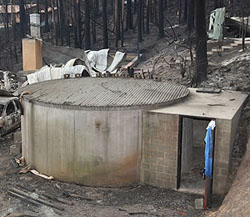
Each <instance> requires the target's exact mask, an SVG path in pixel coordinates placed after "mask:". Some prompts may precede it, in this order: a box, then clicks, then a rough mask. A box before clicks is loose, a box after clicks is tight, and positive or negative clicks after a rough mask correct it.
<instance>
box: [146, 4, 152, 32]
mask: <svg viewBox="0 0 250 217" xmlns="http://www.w3.org/2000/svg"><path fill="white" fill-rule="evenodd" d="M150 6H151V0H147V2H146V8H147V16H146V33H147V34H149V33H150V28H149V23H150Z"/></svg>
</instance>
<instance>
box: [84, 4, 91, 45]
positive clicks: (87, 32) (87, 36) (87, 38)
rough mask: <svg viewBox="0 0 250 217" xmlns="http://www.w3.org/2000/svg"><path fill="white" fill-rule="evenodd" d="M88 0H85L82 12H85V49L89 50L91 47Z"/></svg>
mask: <svg viewBox="0 0 250 217" xmlns="http://www.w3.org/2000/svg"><path fill="white" fill-rule="evenodd" d="M89 6H90V4H89V0H85V5H84V12H85V21H84V22H85V50H89V49H90V48H91V41H90V11H89V9H90V8H89Z"/></svg>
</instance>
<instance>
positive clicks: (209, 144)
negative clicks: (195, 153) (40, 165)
mask: <svg viewBox="0 0 250 217" xmlns="http://www.w3.org/2000/svg"><path fill="white" fill-rule="evenodd" d="M205 143H206V146H205V175H206V176H207V177H209V178H210V179H212V176H213V137H212V128H211V127H210V126H209V127H208V128H207V133H206V136H205Z"/></svg>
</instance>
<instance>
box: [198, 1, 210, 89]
mask: <svg viewBox="0 0 250 217" xmlns="http://www.w3.org/2000/svg"><path fill="white" fill-rule="evenodd" d="M195 2H196V7H195V10H196V13H195V14H196V19H195V20H196V75H195V82H196V84H198V83H200V82H202V81H204V80H206V78H207V66H208V62H207V31H206V1H205V0H202V1H201V0H195Z"/></svg>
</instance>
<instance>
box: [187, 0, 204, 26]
mask: <svg viewBox="0 0 250 217" xmlns="http://www.w3.org/2000/svg"><path fill="white" fill-rule="evenodd" d="M201 1H203V0H201ZM187 11H188V0H184V15H183V21H184V22H185V23H186V22H187V16H188V14H187Z"/></svg>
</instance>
